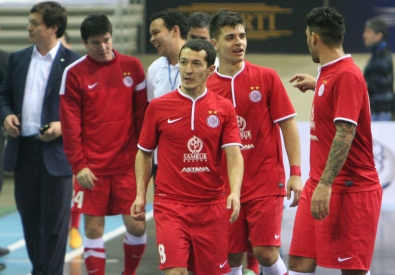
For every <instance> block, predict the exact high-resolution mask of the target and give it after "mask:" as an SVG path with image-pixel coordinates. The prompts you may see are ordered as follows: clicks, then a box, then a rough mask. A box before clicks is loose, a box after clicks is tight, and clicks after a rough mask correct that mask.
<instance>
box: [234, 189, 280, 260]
mask: <svg viewBox="0 0 395 275" xmlns="http://www.w3.org/2000/svg"><path fill="white" fill-rule="evenodd" d="M283 204H284V197H283V196H267V197H262V198H258V199H255V200H251V201H248V202H245V203H242V204H241V207H240V214H239V217H238V219H237V220H236V221H235V222H234V223H233V224H231V225H229V253H241V252H244V251H247V240H248V238H249V239H250V241H251V244H252V247H255V246H281V222H282V215H283Z"/></svg>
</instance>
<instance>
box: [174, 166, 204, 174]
mask: <svg viewBox="0 0 395 275" xmlns="http://www.w3.org/2000/svg"><path fill="white" fill-rule="evenodd" d="M181 172H182V173H203V172H210V169H208V167H207V166H205V167H184V168H182V170H181Z"/></svg>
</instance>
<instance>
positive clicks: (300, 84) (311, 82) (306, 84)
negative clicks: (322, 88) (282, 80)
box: [289, 74, 316, 93]
mask: <svg viewBox="0 0 395 275" xmlns="http://www.w3.org/2000/svg"><path fill="white" fill-rule="evenodd" d="M295 80H296V82H295V83H294V84H293V85H292V86H293V87H295V88H297V89H299V91H301V92H303V93H304V92H306V91H308V90H312V91H314V90H315V84H316V79H315V78H314V77H312V76H311V75H308V74H296V75H294V76H293V77H292V78H291V79H290V80H289V82H290V83H292V82H294V81H295Z"/></svg>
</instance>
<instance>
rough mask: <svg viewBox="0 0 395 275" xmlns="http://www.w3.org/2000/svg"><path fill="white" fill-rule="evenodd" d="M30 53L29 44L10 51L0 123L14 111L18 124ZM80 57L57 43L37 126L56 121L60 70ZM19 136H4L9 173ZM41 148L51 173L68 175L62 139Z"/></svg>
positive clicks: (1, 90)
mask: <svg viewBox="0 0 395 275" xmlns="http://www.w3.org/2000/svg"><path fill="white" fill-rule="evenodd" d="M32 52H33V46H30V47H28V48H26V49H23V50H21V51H17V52H14V53H11V54H10V58H9V61H8V64H7V69H6V72H5V75H4V80H3V82H2V83H1V85H0V122H1V123H3V122H4V119H5V118H6V117H7V116H8V115H10V114H15V115H17V116H18V117H19V121H20V122H21V123H22V117H21V116H22V104H23V98H24V93H25V84H26V78H27V73H28V70H29V64H30V60H31V56H32ZM79 57H80V56H79V55H78V54H77V53H75V52H72V51H70V50H68V49H66V48H65V47H63V46H62V44H60V47H59V50H58V53H57V55H56V57H55V59H54V61H53V65H52V68H51V72H50V74H49V78H48V83H47V87H46V90H45V95H44V103H43V109H42V114H41V125H45V124H47V123H50V122H52V121H60V118H59V89H60V84H61V82H62V75H63V71H64V69H65V68H66V67H67V66H68V65H69V64H71V63H73V62H74V61H75V60H77V59H78V58H79ZM19 143H20V137H17V138H12V137H10V136H8V140H7V146H6V152H5V159H4V170H6V171H9V172H12V171H14V169H15V165H16V162H17V157H18V150H19ZM42 151H43V157H44V162H45V166H46V168H47V170H48V172H49V173H50V174H51V175H53V176H68V175H72V172H71V167H70V164H69V163H68V161H67V159H66V155H65V153H64V151H63V139H62V137H59V138H57V139H55V140H54V141H51V142H43V143H42Z"/></svg>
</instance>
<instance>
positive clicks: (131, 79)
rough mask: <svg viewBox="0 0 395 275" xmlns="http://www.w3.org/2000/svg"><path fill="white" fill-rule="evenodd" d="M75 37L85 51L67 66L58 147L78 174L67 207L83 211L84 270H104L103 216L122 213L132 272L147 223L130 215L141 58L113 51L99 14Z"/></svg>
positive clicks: (141, 102)
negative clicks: (61, 148) (84, 53)
mask: <svg viewBox="0 0 395 275" xmlns="http://www.w3.org/2000/svg"><path fill="white" fill-rule="evenodd" d="M81 37H82V41H83V43H84V45H85V48H86V50H87V52H88V54H87V55H85V56H84V57H82V58H80V59H79V60H77V61H76V62H74V63H73V64H71V65H70V66H69V67H67V69H66V71H65V73H64V75H63V82H62V87H61V91H60V93H61V106H60V107H61V108H60V115H61V121H62V130H63V134H64V148H65V152H66V155H67V158H68V160H69V162H70V164H71V166H72V169H73V173H74V174H75V177H76V181H77V182H76V183H75V184H74V190H75V192H74V198H73V210H74V211H79V212H82V213H84V221H85V240H84V258H85V264H86V267H87V270H88V273H89V274H92V273H94V274H95V275H104V274H105V261H106V254H105V248H104V241H103V238H102V236H103V231H104V217H105V216H106V215H116V214H122V217H123V221H124V224H125V227H126V234H125V238H124V241H123V243H124V252H125V265H124V274H125V275H134V274H136V269H137V266H138V264H139V262H140V259H141V257H142V255H143V252H144V250H145V243H146V234H145V221H135V220H134V219H133V218H132V217H130V206H131V205H132V203H133V200H134V197H135V194H136V179H135V173H134V160H135V156H136V152H137V140H138V137H139V134H140V129H141V125H142V123H143V118H144V112H145V109H146V106H147V94H146V88H145V75H144V70H143V67H142V65H141V63H140V61H139V60H138V59H137V58H135V57H131V56H126V55H122V54H120V53H118V52H117V51H115V50H113V47H112V26H111V23H110V21H109V20H108V18H107V17H106V16H105V15H103V14H95V15H89V16H87V17H86V18H85V19H84V21H83V22H82V24H81Z"/></svg>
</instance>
